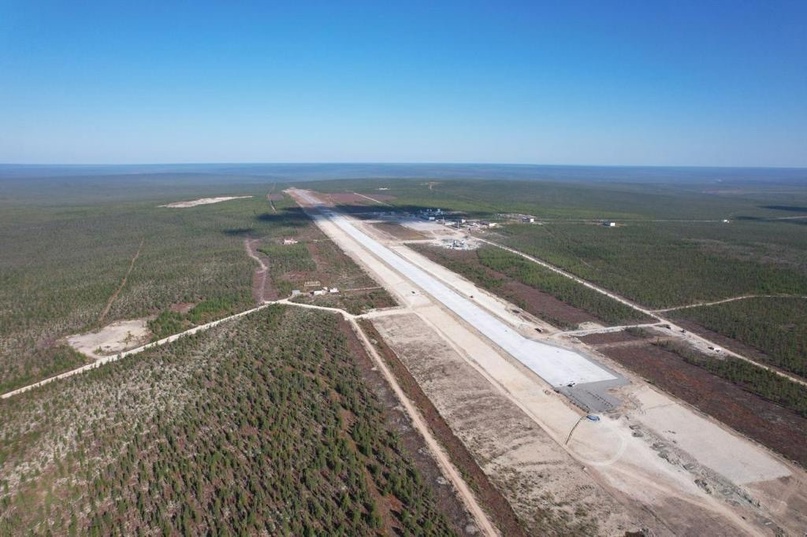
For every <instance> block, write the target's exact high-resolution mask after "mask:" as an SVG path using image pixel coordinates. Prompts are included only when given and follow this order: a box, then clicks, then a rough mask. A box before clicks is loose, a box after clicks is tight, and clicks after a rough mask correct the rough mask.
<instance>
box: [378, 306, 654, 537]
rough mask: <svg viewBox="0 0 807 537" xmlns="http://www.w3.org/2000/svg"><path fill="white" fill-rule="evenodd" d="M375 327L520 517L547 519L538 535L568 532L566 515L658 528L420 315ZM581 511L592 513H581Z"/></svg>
mask: <svg viewBox="0 0 807 537" xmlns="http://www.w3.org/2000/svg"><path fill="white" fill-rule="evenodd" d="M373 325H374V326H375V327H376V328H377V329H378V331H379V333H381V335H382V336H383V337H384V340H385V341H387V342H388V343H390V344H391V345H392V348H393V350H394V351H395V352H396V354H397V355H398V357H399V358H400V359H401V360H402V361H403V362H404V364H405V365H406V366H407V368H408V369H409V371H410V372H411V373H412V375H413V376H414V377H415V379H416V380H417V381H418V384H420V386H421V388H422V389H423V390H424V392H425V393H426V395H427V396H428V397H429V399H431V401H432V402H433V403H434V405H435V407H436V408H437V409H438V411H439V412H440V415H441V416H443V418H444V419H445V420H446V422H447V423H448V425H449V426H450V427H451V429H452V430H453V431H454V432H455V434H457V435H458V436H459V438H460V439H461V440H462V441H463V443H464V444H465V445H466V446H467V447H468V449H469V450H470V451H471V453H472V454H473V455H474V458H475V459H476V460H477V461H478V463H479V464H480V466H481V467H482V469H483V471H485V473H486V474H488V475H489V476H490V478H491V479H492V480H493V482H494V484H495V485H496V487H497V488H498V489H499V490H500V491H501V492H502V493H503V494H504V496H505V497H506V498H507V500H508V502H510V504H511V506H512V507H513V509H514V510H515V512H516V514H517V515H518V516H519V517H520V518H521V519H522V520H533V519H536V518H538V517H539V516H540V518H541V519H545V520H543V521H542V522H540V523H538V524H537V527H535V526H534V527H532V528H531V529H533V530H536V529H542V530H544V531H547V530H548V528H551V527H553V524H554V525H557V526H562V522H561V520H562V519H563V518H566V517H572V518H575V519H576V521H575V522H576V523H577V524H581V525H582V524H596V525H597V526H598V528H599V531H598V533H599V534H604V535H618V534H624V532H625V531H628V530H634V531H635V530H637V529H639V528H642V527H649V526H650V525H653V521H652V519H650V517H647V516H643V515H642V514H641V513H640V512H638V510H637V512H636V513H630V512H629V511H628V509H626V508H624V507H623V506H622V505H620V504H619V503H617V502H616V501H615V500H614V499H613V498H612V497H611V496H610V495H608V494H607V493H605V491H604V490H602V489H601V488H599V487H596V486H592V485H591V478H590V477H589V476H588V475H587V474H586V472H585V471H584V470H583V469H582V467H581V465H580V464H578V463H576V462H575V461H574V460H573V459H572V458H571V457H569V456H568V454H567V453H566V452H565V451H564V450H563V449H562V448H561V447H560V446H559V445H558V444H557V442H555V441H554V440H553V439H552V438H551V437H550V436H549V435H547V434H546V433H545V432H544V431H543V430H542V429H541V428H539V427H538V426H537V425H536V424H535V423H534V422H533V421H532V420H531V419H530V418H529V417H527V416H526V415H525V414H524V413H523V412H522V411H521V410H520V409H519V408H518V407H517V406H516V405H514V404H513V403H512V402H511V401H509V400H508V399H507V397H505V396H504V395H503V394H502V393H500V392H499V391H498V390H496V389H495V388H494V386H493V385H491V384H490V382H488V381H487V379H485V378H484V376H483V375H481V374H480V373H479V372H478V371H476V370H475V369H474V368H473V367H472V366H471V365H470V364H468V363H467V362H466V361H465V360H464V359H463V358H462V357H461V356H460V355H459V354H458V353H457V352H456V351H455V350H454V349H453V348H452V347H451V346H450V345H449V344H448V343H447V342H445V341H444V340H443V339H442V338H440V337H439V336H438V335H437V334H436V333H435V332H434V331H433V330H432V328H431V327H430V326H429V325H428V324H426V323H425V322H424V321H423V320H422V319H421V318H420V317H419V316H418V315H417V314H414V313H410V314H402V315H395V316H386V317H379V318H376V319H374V320H373ZM581 505H585V506H586V509H585V513H581V514H578V515H575V509H576V507H577V506H581ZM659 529H663V528H656V527H654V530H657V531H658V530H659ZM657 534H658V533H657Z"/></svg>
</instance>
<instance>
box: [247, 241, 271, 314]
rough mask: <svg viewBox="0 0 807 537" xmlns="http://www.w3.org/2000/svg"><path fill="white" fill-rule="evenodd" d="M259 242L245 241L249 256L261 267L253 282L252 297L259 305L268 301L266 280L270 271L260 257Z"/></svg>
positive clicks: (256, 271) (256, 270)
mask: <svg viewBox="0 0 807 537" xmlns="http://www.w3.org/2000/svg"><path fill="white" fill-rule="evenodd" d="M259 242H260V241H258V239H244V248H245V249H246V250H247V255H248V256H249V257H250V258H252V259H254V260H255V261H257V263H258V265H260V268H257V269H255V275H254V278H253V282H252V283H253V285H252V297H253V298H254V299H255V302H256V303H257V304H258V305H260V304H262V303H263V302H264V301H265V300H266V278H267V275H268V274H267V273H268V270H269V266H268V265H267V264H266V263H264V261H263V259H261V258H260V256H259V255H258V250H257V248H258V243H259Z"/></svg>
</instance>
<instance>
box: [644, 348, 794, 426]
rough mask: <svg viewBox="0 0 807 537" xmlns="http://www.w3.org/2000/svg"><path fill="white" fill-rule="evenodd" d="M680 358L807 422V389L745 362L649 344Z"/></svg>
mask: <svg viewBox="0 0 807 537" xmlns="http://www.w3.org/2000/svg"><path fill="white" fill-rule="evenodd" d="M653 344H654V345H656V346H658V347H661V348H662V349H664V350H667V351H670V352H673V353H675V354H677V355H679V356H681V357H682V358H683V359H684V361H686V362H687V363H690V364H693V365H696V366H698V367H702V368H704V369H706V370H707V371H709V372H710V373H713V374H715V375H717V376H718V377H721V378H724V379H726V380H728V381H731V382H733V383H734V384H737V385H738V386H740V387H742V388H743V389H745V390H748V391H749V392H751V393H753V394H756V395H759V396H760V397H763V398H765V399H767V400H769V401H772V402H774V403H776V404H777V405H780V406H783V407H785V408H788V409H790V410H793V411H794V412H796V413H798V414H799V415H800V416H802V417H804V418H807V387H805V386H804V385H802V384H798V383H797V382H793V381H792V380H789V379H787V378H785V377H782V376H781V375H777V374H776V373H774V372H772V371H769V370H767V369H763V368H761V367H758V366H755V365H754V364H751V363H749V362H746V361H745V360H740V359H738V358H732V357H730V356H726V357H723V358H712V357H710V356H706V355H704V354H702V353H700V352H698V351H696V350H694V349H692V348H690V347H684V346H682V345H681V344H680V343H674V342H670V341H663V342H658V343H653Z"/></svg>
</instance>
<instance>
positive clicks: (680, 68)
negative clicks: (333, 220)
mask: <svg viewBox="0 0 807 537" xmlns="http://www.w3.org/2000/svg"><path fill="white" fill-rule="evenodd" d="M169 4H170V5H169ZM805 27H807V4H805V3H804V2H796V1H794V2H788V1H777V2H763V1H758V2H744V3H738V2H734V1H727V0H723V1H715V2H708V3H703V2H696V1H692V0H684V1H676V2H672V1H669V2H635V3H632V4H631V5H630V6H629V8H628V7H626V4H620V5H617V4H616V3H605V2H595V1H580V2H570V3H565V4H564V5H560V6H559V5H549V4H546V5H545V4H544V3H542V2H495V3H494V2H485V1H464V2H459V1H446V2H440V3H434V2H425V1H412V2H405V3H398V4H396V5H389V3H383V2H369V1H367V2H361V1H351V2H340V3H338V5H337V3H332V2H306V3H305V5H292V3H274V4H268V3H267V4H264V3H260V2H254V3H248V4H244V5H237V6H236V5H232V4H229V3H227V4H222V3H218V2H207V1H200V2H193V3H186V4H184V5H181V4H180V3H157V2H153V3H152V2H146V3H113V2H99V1H91V2H85V3H80V4H76V3H72V2H56V1H52V2H25V1H20V0H11V1H9V2H4V3H3V4H2V5H0V117H2V128H0V162H2V163H31V164H74V163H97V164H118V163H121V164H122V163H167V162H334V163H340V162H401V163H410V162H422V163H428V162H457V163H459V162H474V163H525V164H580V165H660V166H665V165H668V166H737V167H743V166H774V167H807V151H805V150H804V149H805V147H807V69H805V63H804V58H806V57H807V33H805V32H804V28H805Z"/></svg>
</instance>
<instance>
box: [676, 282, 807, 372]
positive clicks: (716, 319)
mask: <svg viewBox="0 0 807 537" xmlns="http://www.w3.org/2000/svg"><path fill="white" fill-rule="evenodd" d="M672 315H673V316H675V317H679V318H683V319H688V320H690V321H694V322H696V323H698V324H700V325H701V326H703V327H705V328H708V329H709V330H712V331H714V332H717V333H719V334H722V335H724V336H726V337H730V338H732V339H736V340H737V341H739V342H741V343H744V344H746V345H749V346H751V347H754V348H756V349H758V350H760V351H762V352H763V353H764V354H765V359H766V360H767V361H768V362H769V363H770V364H771V365H774V366H777V367H781V368H782V369H785V370H787V371H790V372H792V373H795V374H797V375H800V376H802V377H805V378H807V299H805V298H795V297H793V298H785V297H777V298H749V299H745V300H737V301H734V302H727V303H725V304H717V305H714V306H703V307H697V308H687V309H682V310H678V311H675V312H672Z"/></svg>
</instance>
